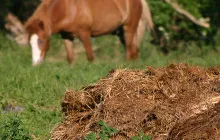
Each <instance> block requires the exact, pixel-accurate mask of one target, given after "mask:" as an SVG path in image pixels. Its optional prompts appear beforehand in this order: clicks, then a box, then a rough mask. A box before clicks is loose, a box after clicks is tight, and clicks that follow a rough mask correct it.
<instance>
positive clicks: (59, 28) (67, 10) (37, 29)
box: [25, 0, 153, 65]
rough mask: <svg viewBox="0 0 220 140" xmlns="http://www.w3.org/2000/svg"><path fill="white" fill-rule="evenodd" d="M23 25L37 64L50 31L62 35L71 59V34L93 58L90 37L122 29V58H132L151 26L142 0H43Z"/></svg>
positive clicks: (42, 57) (91, 58)
mask: <svg viewBox="0 0 220 140" xmlns="http://www.w3.org/2000/svg"><path fill="white" fill-rule="evenodd" d="M25 26H26V29H27V31H28V33H29V42H30V45H31V48H32V62H33V65H37V64H40V63H41V62H42V61H43V60H44V58H45V55H46V52H47V51H48V49H49V38H50V36H51V35H52V34H56V33H60V34H61V36H62V37H63V39H64V42H65V46H66V51H67V59H68V61H69V62H70V63H71V62H72V60H73V56H74V54H73V50H72V48H71V45H72V40H73V39H74V38H75V37H78V38H79V39H80V40H81V41H82V43H83V45H84V47H85V50H86V55H87V58H88V60H89V61H93V59H94V56H93V52H92V46H91V40H90V37H96V36H101V35H104V34H111V33H117V32H115V31H116V30H117V29H122V31H123V38H122V42H124V45H125V46H126V59H127V60H130V59H136V58H138V46H139V44H140V42H141V40H142V37H143V35H144V32H145V29H146V28H148V29H153V22H152V18H151V13H150V9H149V7H148V5H147V3H146V1H145V0H43V1H42V2H41V4H40V5H39V6H38V8H37V9H36V11H35V12H34V14H33V15H32V16H31V17H30V18H29V19H28V21H27V22H26V24H25Z"/></svg>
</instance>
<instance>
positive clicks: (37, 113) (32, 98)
mask: <svg viewBox="0 0 220 140" xmlns="http://www.w3.org/2000/svg"><path fill="white" fill-rule="evenodd" d="M150 40H151V38H150V37H149V36H148V34H146V36H145V38H144V40H143V42H142V45H141V46H140V48H139V52H140V53H139V54H140V55H139V59H138V60H136V61H132V62H127V61H126V60H125V53H124V52H125V49H124V48H123V46H122V45H121V44H120V42H119V40H118V39H117V38H116V37H113V36H104V37H99V38H96V39H92V42H93V49H94V54H95V61H94V62H93V63H90V62H88V61H87V58H86V54H85V52H84V49H83V48H82V46H81V45H79V43H77V44H76V47H75V49H74V50H75V51H76V52H77V53H76V56H75V63H74V64H73V65H69V64H68V63H67V62H66V60H65V50H64V47H63V43H62V42H61V40H60V37H59V36H53V37H52V38H51V42H50V43H51V48H50V50H49V52H48V55H47V57H46V60H45V62H44V63H43V64H42V65H40V66H37V67H33V66H32V65H31V49H30V47H26V48H25V47H19V46H17V45H16V44H15V43H13V42H11V41H10V40H8V39H7V38H6V37H5V35H4V34H1V35H0V106H1V109H0V134H3V133H1V132H10V131H13V128H12V129H10V127H13V125H12V124H10V120H13V118H19V119H20V120H21V124H20V125H21V126H22V127H23V128H25V130H27V131H28V132H29V133H30V134H31V135H32V137H36V138H38V139H49V135H50V134H49V133H50V131H51V130H52V129H53V128H54V126H55V125H56V124H57V123H58V122H60V121H61V120H62V114H61V107H60V103H61V101H62V100H63V98H64V94H65V91H66V90H70V89H75V90H78V89H80V88H82V87H84V86H87V85H89V84H91V83H95V82H97V81H98V80H99V79H100V78H102V77H104V76H105V75H107V74H108V72H109V71H110V70H112V69H116V68H132V69H143V68H145V67H146V66H154V67H160V66H166V65H168V64H171V63H187V64H190V65H198V66H204V67H209V66H216V65H220V53H219V52H218V51H219V48H220V45H219V46H217V48H216V49H217V50H215V51H214V50H212V49H210V48H211V47H210V46H203V47H202V49H201V48H199V47H198V46H196V45H195V44H193V43H192V44H191V45H183V47H182V48H181V49H179V50H176V51H171V52H170V53H169V54H167V55H165V54H163V53H162V52H161V51H160V49H159V48H158V47H157V46H154V45H152V44H150V43H149V42H150ZM17 108H19V109H20V110H18V109H17ZM8 124H10V125H9V127H7V130H6V131H5V129H6V127H5V126H7V125H8Z"/></svg>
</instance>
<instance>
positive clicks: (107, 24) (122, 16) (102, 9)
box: [80, 0, 141, 35]
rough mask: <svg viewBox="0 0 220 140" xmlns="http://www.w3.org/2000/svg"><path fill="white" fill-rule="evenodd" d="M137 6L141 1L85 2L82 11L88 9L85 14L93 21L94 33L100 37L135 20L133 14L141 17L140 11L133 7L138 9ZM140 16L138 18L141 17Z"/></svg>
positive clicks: (87, 0)
mask: <svg viewBox="0 0 220 140" xmlns="http://www.w3.org/2000/svg"><path fill="white" fill-rule="evenodd" d="M136 5H139V6H140V0H85V1H84V5H83V4H82V5H81V6H82V7H81V8H80V9H85V8H83V6H85V7H87V9H85V10H86V12H85V14H87V16H88V17H87V18H88V19H90V20H91V27H92V28H91V29H92V32H93V34H94V35H99V34H102V33H108V32H111V31H113V30H115V29H116V28H117V27H119V26H120V25H123V24H125V23H126V22H128V20H129V19H130V20H133V17H136V15H134V14H132V13H135V14H139V15H140V14H141V13H140V12H138V11H140V10H138V9H137V10H136V9H135V10H136V11H135V10H133V9H134V8H133V7H138V6H136ZM138 8H140V7H138ZM88 9H89V10H88ZM139 15H137V17H140V16H139ZM131 16H133V17H131ZM80 17H81V16H80ZM137 20H139V19H137ZM87 22H88V21H87ZM136 22H138V21H136Z"/></svg>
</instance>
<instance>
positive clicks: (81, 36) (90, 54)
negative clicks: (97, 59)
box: [79, 31, 94, 62]
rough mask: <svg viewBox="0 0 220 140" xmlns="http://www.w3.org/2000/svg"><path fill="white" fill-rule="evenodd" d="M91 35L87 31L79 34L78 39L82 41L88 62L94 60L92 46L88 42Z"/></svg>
mask: <svg viewBox="0 0 220 140" xmlns="http://www.w3.org/2000/svg"><path fill="white" fill-rule="evenodd" d="M90 35H91V33H90V32H89V31H81V32H80V33H79V39H80V40H81V41H82V43H83V45H84V47H85V50H86V55H87V58H88V60H89V61H90V62H92V61H93V60H94V56H93V51H92V44H91V40H90Z"/></svg>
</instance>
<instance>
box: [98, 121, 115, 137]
mask: <svg viewBox="0 0 220 140" xmlns="http://www.w3.org/2000/svg"><path fill="white" fill-rule="evenodd" d="M98 124H99V126H100V127H101V131H100V133H99V136H100V138H101V140H107V139H108V138H110V137H112V136H113V134H115V133H118V132H119V131H118V130H117V129H115V128H113V127H111V126H108V124H107V123H105V122H103V121H102V120H100V121H99V122H98Z"/></svg>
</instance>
